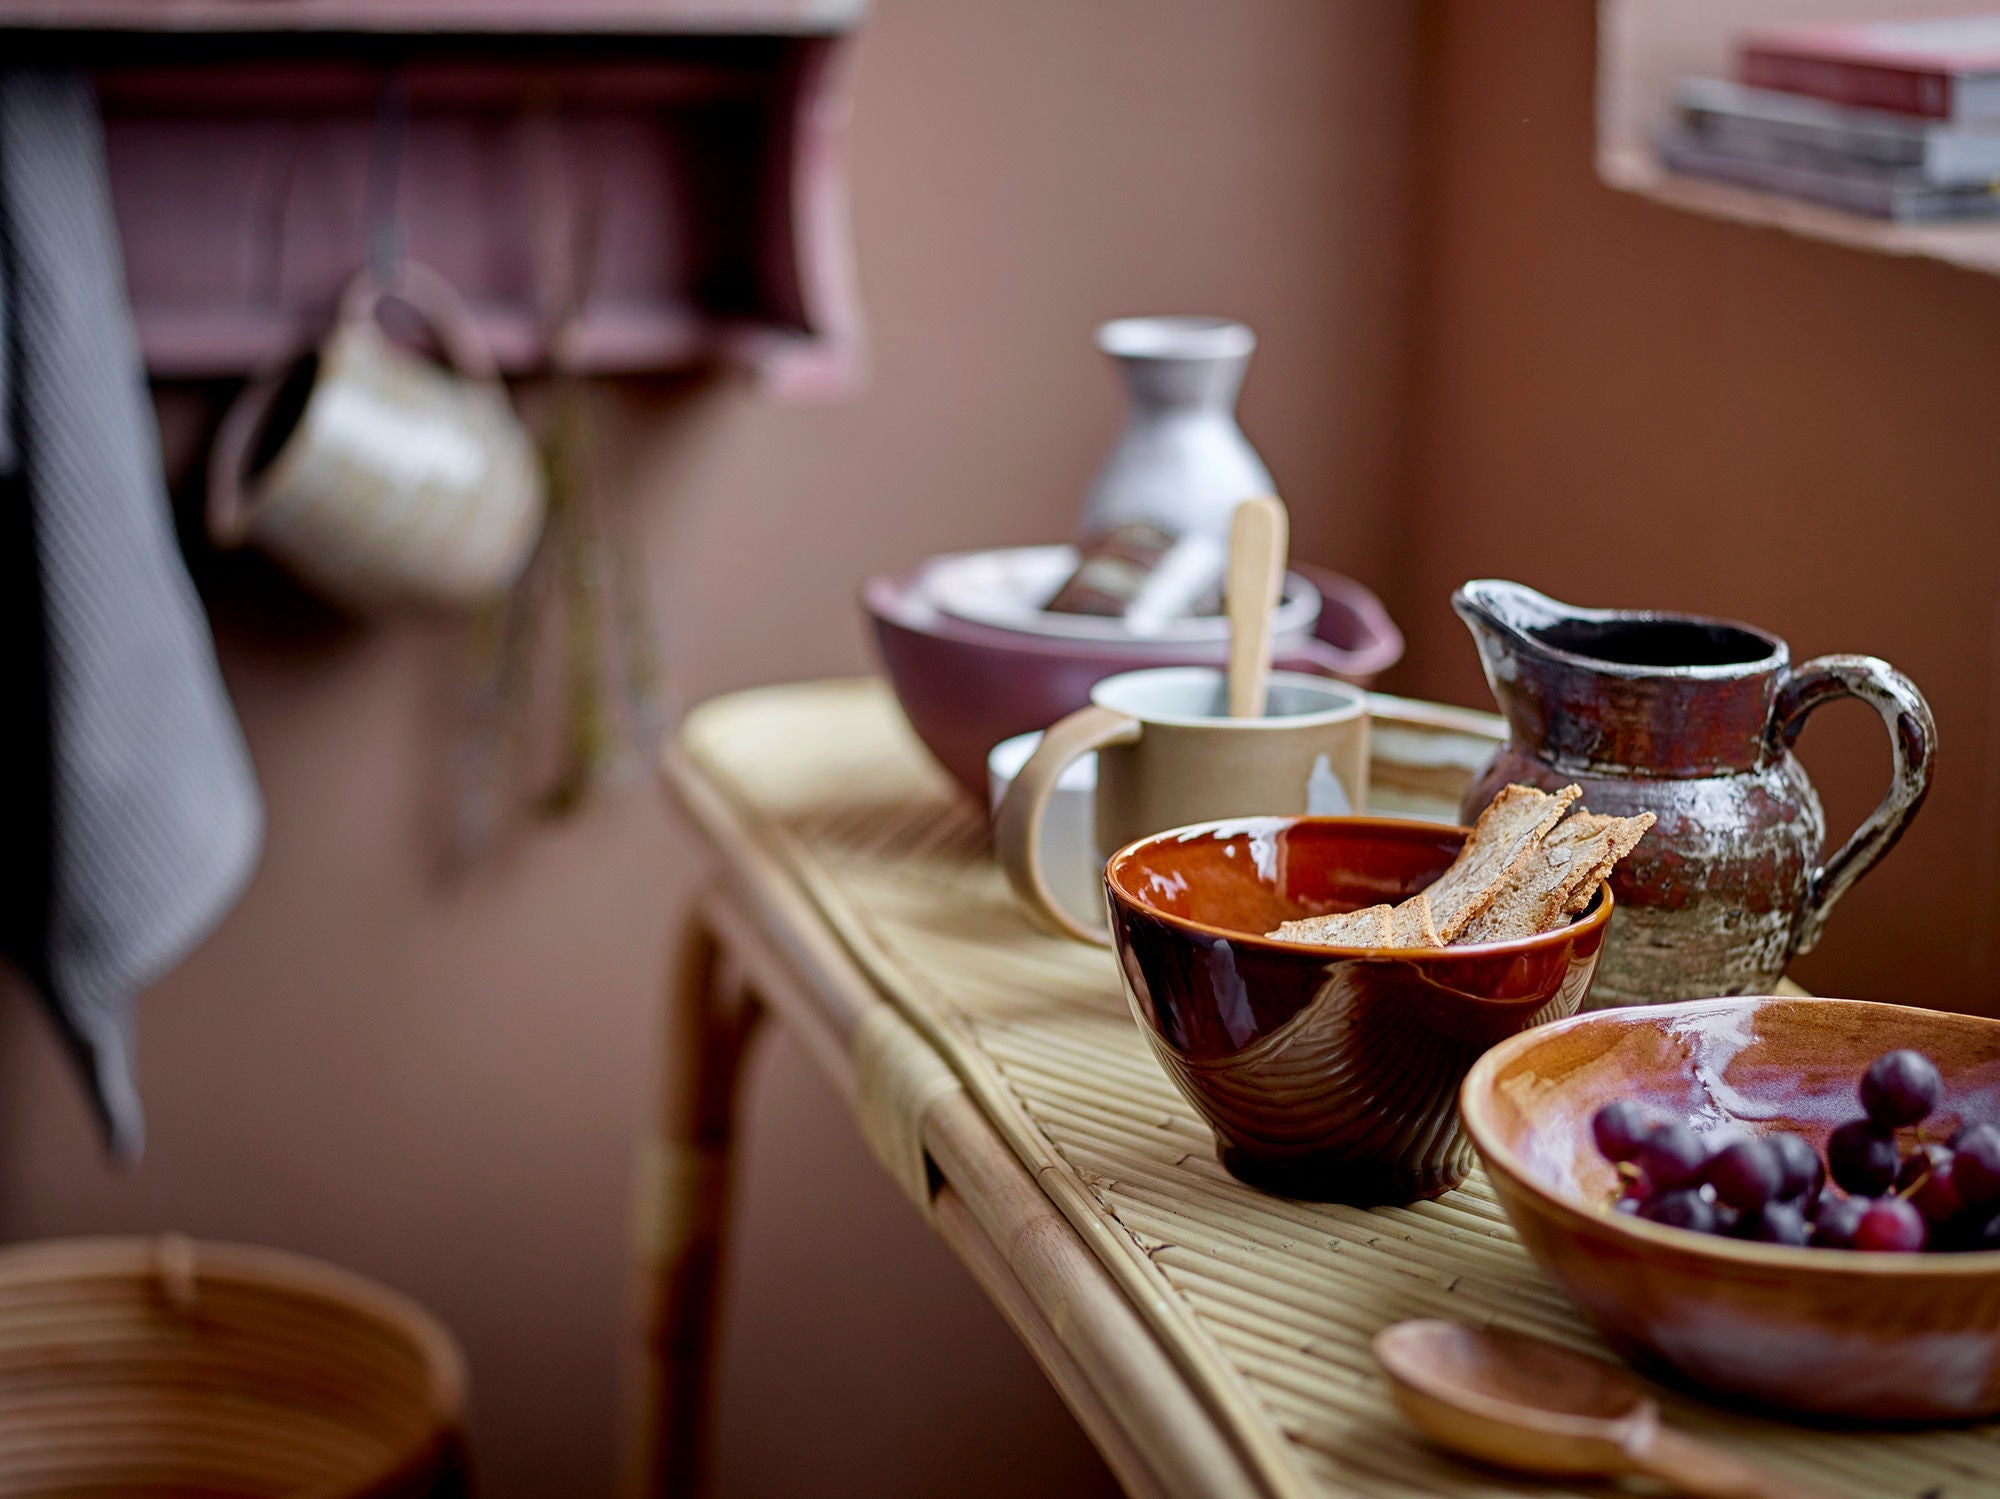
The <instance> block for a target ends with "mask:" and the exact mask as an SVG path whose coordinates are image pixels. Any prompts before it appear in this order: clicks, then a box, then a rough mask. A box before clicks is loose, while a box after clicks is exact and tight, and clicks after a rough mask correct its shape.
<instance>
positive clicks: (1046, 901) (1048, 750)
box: [993, 703, 1141, 947]
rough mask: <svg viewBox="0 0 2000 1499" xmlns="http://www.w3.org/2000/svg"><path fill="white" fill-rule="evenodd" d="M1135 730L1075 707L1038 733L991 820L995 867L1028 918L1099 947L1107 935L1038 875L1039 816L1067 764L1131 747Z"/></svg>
mask: <svg viewBox="0 0 2000 1499" xmlns="http://www.w3.org/2000/svg"><path fill="white" fill-rule="evenodd" d="M1140 732H1141V726H1140V723H1139V720H1138V719H1136V718H1133V717H1131V716H1130V715H1129V714H1125V713H1119V712H1116V711H1114V710H1113V709H1110V708H1101V707H1099V706H1098V705H1097V704H1095V703H1092V704H1091V705H1090V706H1089V707H1087V708H1079V709H1077V710H1076V712H1074V713H1072V714H1070V716H1069V717H1068V718H1065V719H1063V720H1062V721H1061V722H1060V723H1058V724H1056V725H1055V727H1053V728H1051V729H1050V730H1049V731H1048V732H1047V733H1045V734H1043V735H1042V742H1041V743H1040V744H1038V745H1036V746H1035V752H1034V754H1032V755H1030V756H1029V757H1028V763H1027V764H1026V765H1023V766H1022V767H1021V773H1020V774H1019V775H1017V776H1015V777H1014V780H1013V783H1012V784H1011V785H1009V786H1008V787H1007V792H1006V794H1005V795H1004V796H1002V797H1001V798H1000V809H999V811H998V812H996V813H995V814H994V818H993V846H994V850H995V852H997V853H998V854H999V856H1000V867H1001V868H1003V869H1004V870H1006V871H1007V883H1008V884H1010V885H1012V886H1013V887H1014V894H1015V896H1016V897H1017V898H1018V899H1019V900H1020V902H1021V904H1022V905H1023V906H1025V907H1026V908H1027V910H1028V914H1029V915H1030V916H1032V917H1034V918H1035V919H1036V921H1038V922H1039V923H1041V925H1043V926H1045V927H1048V928H1049V929H1050V930H1052V931H1055V932H1058V933H1060V934H1061V935H1062V936H1065V937H1074V938H1075V939H1076V940H1077V941H1079V942H1089V943H1092V944H1093V945H1095V946H1098V947H1109V946H1110V945H1111V938H1110V935H1109V934H1108V933H1105V932H1099V931H1094V930H1092V929H1091V928H1090V927H1087V926H1084V925H1083V924H1082V923H1080V922H1078V921H1077V920H1076V918H1075V917H1073V916H1071V915H1070V914H1069V913H1068V912H1067V911H1065V910H1063V908H1062V907H1061V906H1059V905H1057V904H1056V898H1055V892H1054V891H1052V890H1050V889H1049V882H1048V878H1047V876H1046V875H1044V874H1043V873H1042V814H1043V813H1045V812H1046V811H1048V808H1049V798H1050V797H1051V796H1053V795H1054V794H1055V789H1056V783H1057V782H1058V781H1060V780H1061V779H1062V773H1063V772H1064V771H1065V770H1067V769H1069V767H1070V764H1071V762H1073V761H1075V760H1077V759H1078V758H1080V757H1081V756H1084V755H1087V754H1089V753H1090V752H1091V751H1092V750H1099V749H1105V748H1107V747H1108V746H1110V745H1114V744H1133V743H1136V742H1137V741H1138V738H1139V734H1140Z"/></svg>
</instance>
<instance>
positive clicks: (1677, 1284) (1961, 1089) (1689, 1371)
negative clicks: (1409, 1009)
mask: <svg viewBox="0 0 2000 1499" xmlns="http://www.w3.org/2000/svg"><path fill="white" fill-rule="evenodd" d="M1899 1046H1907V1047H1911V1048H1912V1049H1914V1050H1917V1051H1920V1052H1923V1053H1924V1054H1925V1055H1926V1056H1928V1057H1930V1058H1931V1060H1932V1061H1934V1062H1936V1063H1937V1065H1938V1067H1939V1069H1940V1070H1941V1071H1942V1072H1943V1073H1944V1079H1945V1098H1944V1104H1943V1106H1942V1107H1941V1108H1940V1109H1939V1111H1938V1112H1937V1113H1936V1114H1934V1115H1932V1116H1931V1118H1930V1119H1929V1120H1927V1121H1925V1124H1924V1131H1925V1133H1926V1135H1928V1136H1935V1137H1937V1138H1943V1137H1944V1136H1946V1135H1948V1134H1949V1133H1950V1132H1951V1131H1952V1130H1955V1129H1957V1128H1958V1127H1959V1126H1960V1125H1961V1124H1964V1123H1967V1122H1976V1121H1981V1120H1985V1121H1990V1122H1993V1123H2000V1020H1989V1019H1984V1018H1981V1017H1978V1016H1970V1015H1945V1014H1940V1013H1938V1012H1937V1011H1934V1010H1913V1009H1906V1008H1904V1007H1902V1006H1900V1005H1885V1004H1868V1003H1864V1002H1863V1001H1860V1000H1851V999H1817V998H1815V999H1760V998H1754V997H1753V998H1735V999H1705V1000H1688V1001H1682V1002H1678V1003H1674V1004H1670V1005H1661V1006H1651V1005H1648V1006H1635V1007H1632V1008H1629V1009H1620V1010H1601V1011H1598V1012H1597V1013H1595V1014H1591V1015H1583V1016H1579V1017H1578V1018H1576V1019H1574V1020H1569V1021H1565V1022H1563V1023H1561V1024H1559V1025H1551V1026H1547V1027H1544V1028H1543V1029H1541V1030H1538V1031H1535V1032H1533V1033H1531V1034H1529V1035H1525V1036H1517V1037H1516V1038H1514V1039H1513V1040H1511V1041H1508V1042H1505V1043H1503V1044H1502V1045H1500V1046H1497V1047H1495V1048H1494V1049H1493V1050H1492V1051H1490V1052H1488V1053H1487V1054H1486V1055H1485V1056H1484V1057H1483V1058H1481V1059H1480V1061H1479V1063H1478V1065H1477V1066H1475V1067H1474V1068H1473V1069H1472V1072H1471V1074H1470V1076H1468V1077H1467V1078H1466V1080H1465V1088H1464V1090H1463V1092H1462V1094H1461V1096H1460V1105H1461V1109H1462V1112H1463V1115H1464V1119H1465V1127H1466V1130H1467V1132H1468V1133H1469V1134H1470V1135H1471V1136H1472V1139H1473V1142H1474V1143H1475V1144H1476V1145H1477V1146H1478V1147H1479V1154H1480V1156H1481V1157H1482V1158H1483V1159H1484V1160H1485V1162H1486V1170H1487V1173H1488V1174H1489V1175H1490V1176H1491V1177H1492V1179H1493V1186H1494V1189H1495V1191H1497V1192H1498V1193H1499V1196H1500V1201H1501V1204H1502V1205H1503V1206H1504V1207H1505V1208H1506V1210H1507V1216H1508V1217H1509V1218H1511V1219H1512V1220H1513V1223H1514V1228H1515V1230H1516V1231H1517V1232H1518V1233H1519V1234H1520V1236H1521V1240H1522V1242H1523V1243H1524V1244H1526V1245H1527V1247H1528V1252H1529V1253H1530V1254H1532V1255H1533V1256H1534V1257H1535V1260H1536V1262H1537V1263H1539V1264H1540V1265H1541V1267H1542V1268H1543V1269H1544V1270H1545V1271H1547V1272H1548V1274H1549V1276H1550V1278H1551V1279H1553V1280H1554V1281H1555V1282H1556V1283H1557V1284H1558V1285H1559V1286H1561V1287H1562V1288H1563V1290H1565V1291H1566V1292H1568V1293H1569V1295H1570V1297H1571V1298H1572V1299H1573V1300H1574V1301H1575V1302H1576V1303H1577V1305H1578V1306H1579V1307H1581V1308H1582V1309H1583V1311H1584V1313H1585V1314H1586V1315H1587V1316H1588V1317H1589V1318H1590V1319H1591V1320H1592V1321H1593V1322H1595V1323H1596V1324H1597V1327H1598V1330H1599V1331H1601V1332H1602V1333H1603V1334H1604V1336H1605V1337H1606V1338H1607V1339H1608V1340H1609V1341H1610V1342H1611V1343H1612V1344H1613V1346H1615V1347H1616V1348H1617V1349H1618V1350H1619V1351H1620V1352H1621V1353H1623V1354H1625V1355H1626V1356H1627V1357H1629V1358H1632V1359H1634V1360H1635V1361H1636V1362H1639V1363H1642V1364H1648V1365H1651V1366H1653V1367H1655V1368H1664V1369H1666V1370H1674V1371H1678V1372H1679V1373H1680V1374H1681V1375H1683V1376H1685V1377H1686V1379H1688V1380H1689V1381H1691V1382H1693V1383H1695V1384H1697V1385H1700V1386H1703V1387H1705V1388H1707V1389H1710V1390H1715V1391H1720V1392H1722V1393H1724V1394H1727V1395H1730V1396H1734V1397H1741V1398H1746V1399H1749V1400H1752V1401H1756V1402H1759V1403H1761V1404H1764V1405H1770V1406H1775V1407H1779V1408H1782V1409H1786V1410H1792V1411H1799V1412H1804V1413H1808V1414H1811V1415H1814V1416H1819V1417H1837V1418H1840V1419H1843V1420H1849V1421H1854V1420H1859V1421H1870V1422H1878V1421H1962V1420H1969V1419H1971V1418H1973V1417H1978V1416H1989V1415H1993V1414H1995V1413H1996V1412H2000V1251H1983V1252H1980V1253H1974V1254H1868V1253H1863V1252H1859V1251H1854V1250H1842V1249H1793V1248H1784V1247H1780V1246H1776V1245H1769V1244H1751V1243H1744V1242H1740V1241H1738V1240H1735V1239H1723V1238H1717V1237H1714V1236H1711V1235H1707V1234H1694V1233H1688V1232H1685V1231H1683V1230H1680V1229H1673V1228H1667V1227H1664V1226H1662V1225H1659V1224H1654V1223H1646V1222H1642V1221H1640V1220H1639V1219H1636V1218H1631V1217H1627V1216H1626V1215H1624V1214H1614V1213H1612V1212H1611V1211H1610V1202H1611V1199H1612V1197H1613V1195H1614V1194H1615V1192H1616V1190H1617V1177H1616V1173H1615V1171H1614V1169H1613V1168H1612V1166H1611V1165H1610V1164H1609V1163H1608V1162H1607V1161H1605V1160H1604V1158H1603V1157H1601V1156H1600V1155H1598V1153H1597V1151H1596V1149H1595V1148H1594V1147H1593V1146H1592V1144H1591V1139H1590V1117H1591V1115H1592V1114H1593V1113H1595V1112H1596V1111H1597V1109H1598V1108H1599V1107H1600V1106H1602V1105H1603V1104H1606V1103H1609V1102H1610V1101H1611V1100H1612V1099H1614V1098H1630V1099H1633V1100H1635V1101H1636V1102H1639V1103H1641V1104H1646V1105H1650V1106H1652V1107H1654V1108H1656V1109H1658V1110H1660V1111H1662V1112H1664V1113H1671V1114H1673V1115H1675V1116H1676V1117H1683V1118H1686V1119H1687V1120H1688V1121H1689V1122H1690V1123H1691V1124H1692V1125H1693V1127H1694V1129H1695V1130H1696V1131H1697V1133H1701V1134H1709V1133H1713V1132H1715V1131H1718V1130H1732V1129H1741V1130H1745V1131H1749V1132H1752V1133H1755V1132H1759V1131H1763V1130H1769V1129H1789V1130H1794V1131H1797V1132H1798V1133H1800V1134H1802V1135H1804V1136H1805V1137H1806V1138H1807V1139H1808V1140H1809V1141H1811V1142H1812V1144H1813V1145H1815V1146H1816V1147H1818V1148H1819V1150H1820V1151H1821V1154H1822V1156H1824V1153H1825V1148H1826V1137H1827V1134H1828V1132H1829V1131H1830V1130H1831V1129H1832V1128H1833V1127H1834V1126H1835V1125H1837V1124H1840V1123H1842V1122H1844V1121H1845V1120H1848V1119H1852V1118H1855V1117H1857V1116H1858V1115H1859V1114H1860V1113H1861V1105H1860V1103H1859V1102H1858V1101H1857V1099H1856V1095H1855V1089H1856V1086H1857V1084H1858V1083H1859V1081H1860V1077H1861V1074H1862V1073H1863V1072H1864V1071H1865V1070H1866V1069H1867V1066H1868V1064H1869V1063H1870V1062H1872V1061H1874V1060H1875V1058H1876V1057H1878V1056H1880V1055H1881V1054H1882V1053H1883V1052H1885V1051H1889V1050H1892V1049H1893V1048H1895V1047H1899ZM1905 1133H1906V1134H1908V1133H1910V1132H1907V1131H1906V1132H1905Z"/></svg>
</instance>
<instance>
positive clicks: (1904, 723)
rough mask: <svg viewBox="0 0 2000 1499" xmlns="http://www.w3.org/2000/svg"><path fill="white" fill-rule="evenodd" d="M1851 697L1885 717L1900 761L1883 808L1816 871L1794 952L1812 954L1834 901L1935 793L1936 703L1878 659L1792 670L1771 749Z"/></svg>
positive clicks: (1774, 716) (1831, 660)
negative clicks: (1933, 714) (1815, 713)
mask: <svg viewBox="0 0 2000 1499" xmlns="http://www.w3.org/2000/svg"><path fill="white" fill-rule="evenodd" d="M1844 697H1852V698H1859V699H1860V700H1861V701H1862V702H1864V703H1866V704H1868V706H1869V707H1871V708H1873V709H1874V710H1875V711H1876V712H1877V713H1878V714H1880V715H1881V718H1882V725H1883V727H1884V728H1886V729H1887V730H1888V731H1889V753H1890V754H1891V756H1893V758H1894V762H1895V763H1894V768H1893V770H1892V772H1891V774H1890V777H1889V793H1888V795H1886V796H1885V797H1883V798H1882V804H1881V805H1880V806H1878V807H1877V808H1876V809H1875V810H1874V811H1873V812H1871V813H1869V814H1868V820H1867V821H1866V822H1864V823H1862V824H1861V826H1860V827H1858V828H1856V829H1855V830H1854V836H1853V837H1851V838H1849V839H1848V840H1847V842H1845V843H1844V844H1842V845H1841V846H1840V849H1839V851H1838V852H1836V853H1835V854H1834V855H1833V857H1832V858H1830V859H1828V860H1827V861H1826V862H1825V863H1823V864H1821V865H1820V866H1819V867H1818V868H1817V869H1815V870H1814V871H1813V872H1812V878H1811V879H1810V880H1809V881H1808V882H1807V885H1806V898H1805V902H1804V904H1803V906H1802V907H1801V908H1800V911H1799V922H1798V926H1797V927H1796V928H1795V930H1794V932H1793V938H1792V951H1793V952H1794V953H1802V952H1811V951H1812V949H1813V944H1815V943H1816V942H1818V941H1819V938H1820V931H1821V929H1822V928H1824V927H1825V925H1826V917H1827V913H1828V912H1829V911H1831V910H1832V909H1833V905H1834V902H1835V901H1837V900H1839V899H1840V898H1841V896H1843V895H1845V894H1846V893H1847V890H1848V887H1849V886H1851V885H1852V884H1853V883H1854V882H1855V881H1856V880H1858V879H1860V878H1861V876H1862V875H1864V874H1866V873H1867V872H1868V871H1869V870H1870V869H1872V868H1873V867H1874V866H1875V861H1876V860H1878V859H1880V858H1881V857H1882V855H1884V854H1886V853H1887V852H1889V850H1890V849H1891V848H1893V847H1895V844H1896V840H1897V839H1898V838H1900V837H1902V836H1903V829H1904V828H1906V827H1908V826H1909V825H1910V819H1911V818H1913V817H1915V816H1916V815H1917V809H1918V808H1919V807H1921V806H1922V805H1923V804H1924V795H1925V793H1927V792H1928V791H1929V790H1930V789H1931V760H1932V758H1933V756H1934V755H1935V753H1936V750H1937V723H1936V721H1935V720H1934V719H1933V718H1932V717H1931V710H1930V705H1929V704H1928V703H1926V702H1925V701H1924V697H1923V694H1922V693H1920V692H1918V691H1917V689H1916V685H1915V684H1914V683H1912V682H1911V681H1910V679H1909V678H1908V677H1906V676H1904V675H1903V674H1902V673H1901V672H1899V671H1897V670H1896V668H1895V667H1893V666H1891V665H1890V664H1889V663H1888V662H1886V661H1883V660H1880V659H1879V658H1877V657H1874V656H1819V657H1816V658H1815V659H1813V660H1811V661H1808V662H1806V663H1805V664H1804V665H1802V666H1796V667H1793V668H1792V669H1791V670H1790V671H1788V672H1787V673H1786V674H1785V679H1784V681H1783V682H1782V683H1781V684H1780V685H1779V687H1778V693H1777V697H1776V698H1775V700H1774V701H1773V702H1772V704H1771V722H1770V728H1769V730H1768V731H1767V733H1768V737H1769V739H1770V741H1771V743H1772V745H1773V746H1774V747H1775V746H1778V745H1782V746H1783V747H1784V748H1785V749H1788V750H1789V749H1790V748H1791V747H1792V746H1793V745H1794V744H1796V743H1797V742H1798V738H1799V731H1800V730H1801V729H1803V728H1804V727H1805V722H1806V719H1807V717H1808V716H1809V715H1810V714H1811V713H1812V711H1813V710H1814V709H1815V708H1818V707H1820V706H1822V705H1823V704H1826V703H1830V702H1832V701H1834V700H1835V699H1836V698H1844Z"/></svg>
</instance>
